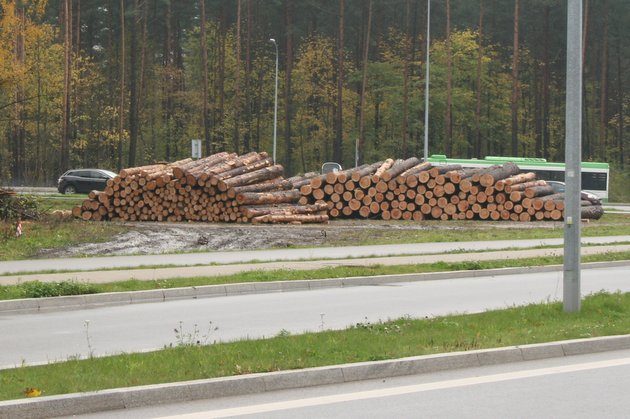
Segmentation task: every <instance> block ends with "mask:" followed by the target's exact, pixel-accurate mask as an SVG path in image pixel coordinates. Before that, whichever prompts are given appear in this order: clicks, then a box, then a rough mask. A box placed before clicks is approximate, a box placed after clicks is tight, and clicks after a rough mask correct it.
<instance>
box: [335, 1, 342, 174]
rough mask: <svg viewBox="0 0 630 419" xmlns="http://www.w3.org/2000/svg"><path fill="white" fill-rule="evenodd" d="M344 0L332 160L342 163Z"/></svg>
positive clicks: (338, 36)
mask: <svg viewBox="0 0 630 419" xmlns="http://www.w3.org/2000/svg"><path fill="white" fill-rule="evenodd" d="M344 6H345V5H344V0H339V31H338V34H337V109H336V117H335V128H336V129H335V144H334V146H333V160H334V161H336V162H338V163H340V164H341V163H342V151H341V145H342V142H343V78H344V74H343V52H344V51H343V48H344V46H343V35H344Z"/></svg>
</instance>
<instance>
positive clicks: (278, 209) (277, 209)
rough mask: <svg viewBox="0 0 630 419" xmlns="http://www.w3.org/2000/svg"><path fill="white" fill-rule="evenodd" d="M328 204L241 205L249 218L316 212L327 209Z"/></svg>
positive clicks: (241, 208)
mask: <svg viewBox="0 0 630 419" xmlns="http://www.w3.org/2000/svg"><path fill="white" fill-rule="evenodd" d="M327 209H328V206H327V205H326V204H324V203H315V204H310V205H287V204H284V205H272V206H268V205H260V206H241V207H240V211H241V212H242V213H243V214H244V215H245V216H246V217H248V218H254V217H261V216H263V215H267V214H284V215H288V214H315V213H318V212H321V211H326V210H327Z"/></svg>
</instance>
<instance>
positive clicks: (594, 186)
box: [582, 172, 608, 191]
mask: <svg viewBox="0 0 630 419" xmlns="http://www.w3.org/2000/svg"><path fill="white" fill-rule="evenodd" d="M607 177H608V176H607V175H606V173H593V172H582V189H587V190H589V191H605V190H606V181H607Z"/></svg>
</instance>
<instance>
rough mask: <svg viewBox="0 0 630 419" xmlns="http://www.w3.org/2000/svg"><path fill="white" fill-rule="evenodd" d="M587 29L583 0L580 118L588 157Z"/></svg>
mask: <svg viewBox="0 0 630 419" xmlns="http://www.w3.org/2000/svg"><path fill="white" fill-rule="evenodd" d="M588 31H589V0H585V2H584V32H583V33H582V68H583V70H582V71H583V72H584V83H582V97H583V98H584V99H583V101H582V111H583V113H584V117H583V118H582V120H583V121H584V141H583V144H584V155H585V157H587V158H589V157H592V156H593V145H592V142H593V140H592V136H591V129H590V119H589V112H588V98H589V95H588V90H587V84H588V83H587V75H586V73H587V68H586V45H587V43H588Z"/></svg>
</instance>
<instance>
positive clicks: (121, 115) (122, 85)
mask: <svg viewBox="0 0 630 419" xmlns="http://www.w3.org/2000/svg"><path fill="white" fill-rule="evenodd" d="M118 111H119V115H118V170H121V169H122V167H123V141H124V139H125V136H124V133H123V126H124V122H125V2H124V0H120V105H119V107H118Z"/></svg>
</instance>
